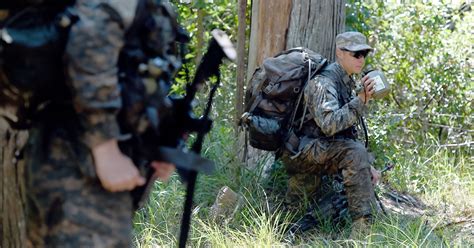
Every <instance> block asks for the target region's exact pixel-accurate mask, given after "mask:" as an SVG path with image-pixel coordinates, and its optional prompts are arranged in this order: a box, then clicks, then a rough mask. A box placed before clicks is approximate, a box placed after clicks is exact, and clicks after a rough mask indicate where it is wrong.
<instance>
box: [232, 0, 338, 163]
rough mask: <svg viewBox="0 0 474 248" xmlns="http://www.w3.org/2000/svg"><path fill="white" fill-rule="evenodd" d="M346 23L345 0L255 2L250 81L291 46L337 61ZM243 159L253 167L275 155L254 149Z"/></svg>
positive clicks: (270, 161)
mask: <svg viewBox="0 0 474 248" xmlns="http://www.w3.org/2000/svg"><path fill="white" fill-rule="evenodd" d="M344 24H345V1H343V0H278V1H275V0H253V1H252V23H251V32H250V44H249V57H248V66H247V79H250V77H251V76H252V74H253V72H254V71H255V69H256V68H257V67H258V66H259V65H261V64H262V62H263V59H264V58H266V57H270V56H273V55H275V54H277V53H278V52H280V51H283V50H285V49H288V48H291V47H297V46H303V47H307V48H309V49H311V50H314V51H315V52H318V53H321V54H322V55H323V56H326V57H327V58H329V59H330V60H334V57H335V38H336V35H337V34H338V33H341V32H343V30H344ZM241 137H243V135H241ZM243 139H244V138H242V140H243ZM245 145H246V144H245ZM245 155H246V156H245ZM243 157H244V158H246V159H245V161H246V162H247V165H248V166H250V167H254V166H256V165H257V163H258V161H267V162H264V164H265V165H264V166H266V167H268V166H269V165H271V163H273V160H272V159H268V158H271V157H272V154H271V153H268V152H265V151H261V150H257V149H254V148H252V147H250V146H248V152H247V153H246V154H244V156H243Z"/></svg>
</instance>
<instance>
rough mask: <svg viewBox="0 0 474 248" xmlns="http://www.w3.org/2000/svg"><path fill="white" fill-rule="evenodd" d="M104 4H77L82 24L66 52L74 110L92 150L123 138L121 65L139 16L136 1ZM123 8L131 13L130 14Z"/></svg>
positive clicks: (72, 34) (75, 28) (94, 1)
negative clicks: (130, 31) (121, 54)
mask: <svg viewBox="0 0 474 248" xmlns="http://www.w3.org/2000/svg"><path fill="white" fill-rule="evenodd" d="M104 2H106V1H99V0H92V1H85V0H78V1H76V8H77V12H78V14H79V18H80V20H79V22H78V23H77V24H75V25H74V26H73V27H72V28H71V32H70V36H69V39H68V44H67V46H66V52H65V55H66V62H67V74H68V77H69V82H70V86H71V89H72V91H73V93H74V97H75V98H74V106H75V108H76V111H77V112H78V114H79V117H80V120H81V125H82V126H83V127H84V130H85V133H84V137H83V140H84V141H85V143H86V144H87V145H88V146H89V147H90V148H92V147H94V146H97V145H99V144H101V143H104V142H106V141H108V140H110V139H117V138H118V137H119V135H120V132H119V127H118V124H117V120H116V115H117V112H118V110H119V109H120V108H121V106H122V103H121V97H120V89H119V85H118V78H117V77H118V75H117V61H118V56H119V52H120V49H121V48H122V46H123V44H124V41H123V40H124V35H125V31H126V28H127V25H129V24H130V22H131V21H132V20H133V16H134V12H135V8H134V7H133V5H132V6H130V5H131V3H132V2H135V1H130V0H122V1H111V2H116V4H115V5H117V6H114V5H111V4H105V3H104ZM121 5H124V6H129V7H131V9H129V10H127V11H128V12H127V11H126V10H124V9H123V6H121ZM120 6H121V7H120Z"/></svg>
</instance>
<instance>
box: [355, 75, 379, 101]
mask: <svg viewBox="0 0 474 248" xmlns="http://www.w3.org/2000/svg"><path fill="white" fill-rule="evenodd" d="M362 84H363V85H364V90H362V91H361V92H360V93H359V94H358V97H359V98H360V99H361V100H362V102H363V103H365V104H367V103H368V102H369V100H370V99H371V98H372V95H373V94H374V92H375V87H374V86H375V82H374V80H373V79H372V78H369V76H367V75H365V76H364V77H363V78H362Z"/></svg>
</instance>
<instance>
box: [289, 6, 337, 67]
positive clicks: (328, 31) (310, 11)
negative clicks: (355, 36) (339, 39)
mask: <svg viewBox="0 0 474 248" xmlns="http://www.w3.org/2000/svg"><path fill="white" fill-rule="evenodd" d="M345 16H346V15H345V1H343V0H310V1H307V0H306V1H302V0H293V6H292V10H291V19H290V23H289V27H288V33H287V36H286V49H288V48H292V47H298V46H302V47H307V48H309V49H311V50H313V51H315V52H317V53H320V54H321V55H323V56H325V57H326V58H328V59H329V60H331V61H333V60H334V59H335V54H336V45H335V44H336V35H337V34H338V33H341V32H343V31H344V25H345Z"/></svg>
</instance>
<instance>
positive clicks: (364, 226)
mask: <svg viewBox="0 0 474 248" xmlns="http://www.w3.org/2000/svg"><path fill="white" fill-rule="evenodd" d="M370 227H371V223H370V221H369V220H368V218H366V217H361V218H358V219H356V220H353V221H352V227H351V228H352V230H351V234H350V235H349V239H354V240H357V239H364V238H365V237H367V235H369V234H370Z"/></svg>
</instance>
